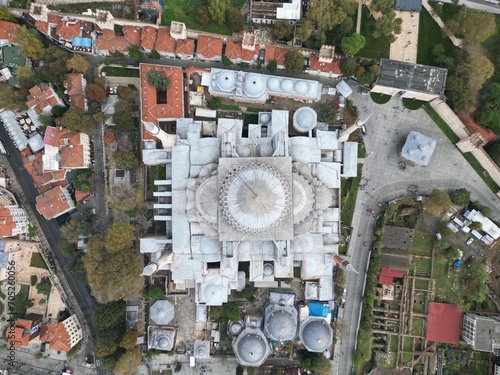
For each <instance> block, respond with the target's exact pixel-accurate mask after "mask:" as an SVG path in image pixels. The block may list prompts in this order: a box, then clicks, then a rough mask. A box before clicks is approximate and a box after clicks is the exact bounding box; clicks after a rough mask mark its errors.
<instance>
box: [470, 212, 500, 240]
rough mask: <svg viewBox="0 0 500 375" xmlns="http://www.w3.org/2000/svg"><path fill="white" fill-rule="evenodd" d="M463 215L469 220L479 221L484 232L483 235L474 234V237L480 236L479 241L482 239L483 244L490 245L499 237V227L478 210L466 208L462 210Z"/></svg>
mask: <svg viewBox="0 0 500 375" xmlns="http://www.w3.org/2000/svg"><path fill="white" fill-rule="evenodd" d="M463 216H464V218H465V219H467V220H468V221H469V222H478V223H481V225H482V227H481V232H483V233H484V236H482V237H479V236H477V235H474V237H476V238H480V239H481V241H483V242H484V243H485V244H487V245H491V244H492V243H493V242H494V241H496V240H498V238H499V237H500V228H498V226H497V225H496V224H495V223H494V222H493V221H491V220H490V219H488V218H487V217H485V216H484V215H483V214H482V213H481V212H480V211H477V210H467V211H465V212H464V215H463ZM476 233H478V232H476Z"/></svg>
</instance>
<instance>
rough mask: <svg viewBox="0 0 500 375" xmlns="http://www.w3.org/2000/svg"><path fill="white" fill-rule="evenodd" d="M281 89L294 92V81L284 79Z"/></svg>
mask: <svg viewBox="0 0 500 375" xmlns="http://www.w3.org/2000/svg"><path fill="white" fill-rule="evenodd" d="M280 87H281V90H282V91H284V92H292V91H293V82H292V81H291V80H289V79H284V80H283V81H281V84H280Z"/></svg>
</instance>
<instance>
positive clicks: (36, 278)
mask: <svg viewBox="0 0 500 375" xmlns="http://www.w3.org/2000/svg"><path fill="white" fill-rule="evenodd" d="M37 281H38V277H37V276H36V275H31V276H30V284H31V286H35V285H36V283H37Z"/></svg>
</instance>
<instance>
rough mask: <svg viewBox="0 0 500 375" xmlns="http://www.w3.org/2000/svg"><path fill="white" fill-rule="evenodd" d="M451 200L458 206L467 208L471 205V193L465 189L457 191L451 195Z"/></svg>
mask: <svg viewBox="0 0 500 375" xmlns="http://www.w3.org/2000/svg"><path fill="white" fill-rule="evenodd" d="M450 199H451V201H452V202H453V203H454V204H456V205H457V206H465V205H466V204H469V201H470V191H469V190H467V189H465V188H461V189H457V190H455V191H454V192H453V193H451V194H450Z"/></svg>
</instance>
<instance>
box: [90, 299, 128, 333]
mask: <svg viewBox="0 0 500 375" xmlns="http://www.w3.org/2000/svg"><path fill="white" fill-rule="evenodd" d="M92 320H93V322H94V325H95V326H96V327H97V328H114V327H120V326H123V323H124V322H125V302H124V301H116V302H110V303H103V304H99V305H97V308H96V309H95V313H94V317H93V318H92Z"/></svg>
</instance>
